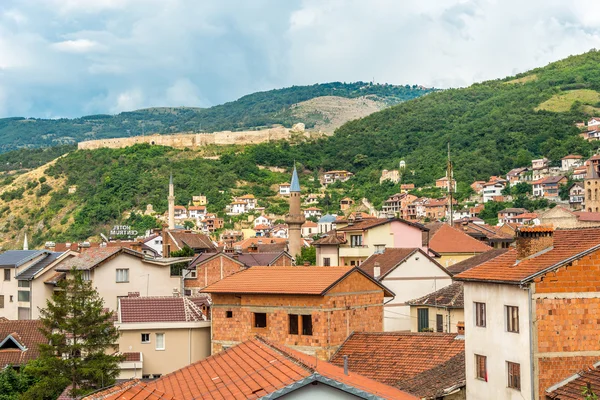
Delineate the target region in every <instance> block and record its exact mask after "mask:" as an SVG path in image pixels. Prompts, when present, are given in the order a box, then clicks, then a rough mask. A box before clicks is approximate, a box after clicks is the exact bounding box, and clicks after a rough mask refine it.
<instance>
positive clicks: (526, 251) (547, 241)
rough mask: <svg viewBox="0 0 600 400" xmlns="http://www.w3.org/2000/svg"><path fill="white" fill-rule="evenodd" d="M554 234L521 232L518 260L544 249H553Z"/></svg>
mask: <svg viewBox="0 0 600 400" xmlns="http://www.w3.org/2000/svg"><path fill="white" fill-rule="evenodd" d="M553 243H554V234H553V232H551V231H550V232H521V231H519V232H518V233H517V242H516V245H517V259H518V260H522V259H524V258H527V257H529V256H531V255H533V254H535V253H538V252H540V251H542V250H544V249H547V248H549V247H552V244H553Z"/></svg>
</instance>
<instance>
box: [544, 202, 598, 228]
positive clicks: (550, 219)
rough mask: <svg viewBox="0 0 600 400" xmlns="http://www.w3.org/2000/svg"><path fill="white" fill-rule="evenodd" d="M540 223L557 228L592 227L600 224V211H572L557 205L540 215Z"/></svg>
mask: <svg viewBox="0 0 600 400" xmlns="http://www.w3.org/2000/svg"><path fill="white" fill-rule="evenodd" d="M539 220H540V224H543V225H551V226H553V227H554V228H557V229H572V228H591V227H596V226H600V212H587V211H571V210H568V209H566V208H564V207H561V206H556V207H554V208H551V209H550V210H548V211H546V212H544V213H543V214H541V215H540V217H539Z"/></svg>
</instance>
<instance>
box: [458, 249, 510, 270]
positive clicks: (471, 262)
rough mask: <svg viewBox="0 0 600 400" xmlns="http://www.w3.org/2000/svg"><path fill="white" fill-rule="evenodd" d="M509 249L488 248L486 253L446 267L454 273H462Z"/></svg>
mask: <svg viewBox="0 0 600 400" xmlns="http://www.w3.org/2000/svg"><path fill="white" fill-rule="evenodd" d="M507 251H508V249H493V250H488V251H486V252H485V253H481V254H477V255H476V256H473V257H469V258H467V259H466V260H463V261H461V262H457V263H456V264H454V265H450V266H448V267H447V268H446V269H447V270H448V272H450V273H451V274H452V275H456V274H460V273H461V272H464V271H467V270H469V269H471V268H473V267H476V266H478V265H480V264H483V263H484V262H486V261H489V260H491V259H492V258H496V257H498V256H499V255H501V254H504V253H506V252H507Z"/></svg>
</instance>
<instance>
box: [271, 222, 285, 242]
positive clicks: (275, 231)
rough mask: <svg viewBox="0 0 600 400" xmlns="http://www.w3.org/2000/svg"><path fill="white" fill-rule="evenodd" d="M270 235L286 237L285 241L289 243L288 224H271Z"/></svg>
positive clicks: (280, 237)
mask: <svg viewBox="0 0 600 400" xmlns="http://www.w3.org/2000/svg"><path fill="white" fill-rule="evenodd" d="M271 236H272V237H274V238H279V239H286V242H288V243H289V240H287V239H288V236H289V226H288V225H287V224H277V225H273V228H271Z"/></svg>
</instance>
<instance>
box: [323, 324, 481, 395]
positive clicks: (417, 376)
mask: <svg viewBox="0 0 600 400" xmlns="http://www.w3.org/2000/svg"><path fill="white" fill-rule="evenodd" d="M464 356H465V340H464V338H463V337H461V336H458V335H456V334H454V333H411V332H385V333H383V332H373V333H371V332H355V333H353V334H352V335H351V336H350V337H349V338H348V340H346V342H345V343H344V344H343V346H342V347H341V348H340V349H339V350H338V351H337V353H336V354H335V355H334V356H333V357H332V358H331V360H330V362H331V363H332V364H334V365H338V366H341V365H344V360H346V359H347V364H348V370H350V371H354V372H355V373H359V374H361V375H363V376H366V377H368V378H371V379H373V380H376V381H379V382H381V383H385V384H387V385H390V386H394V387H396V388H399V389H401V390H405V391H407V392H409V393H411V394H414V395H415V396H417V397H418V398H420V399H435V400H437V399H447V400H450V399H464V398H465V393H464V392H465V367H464V364H465V357H464ZM490 399H492V397H490Z"/></svg>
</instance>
